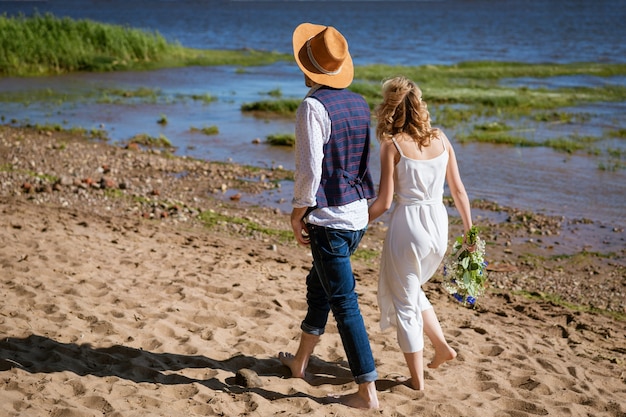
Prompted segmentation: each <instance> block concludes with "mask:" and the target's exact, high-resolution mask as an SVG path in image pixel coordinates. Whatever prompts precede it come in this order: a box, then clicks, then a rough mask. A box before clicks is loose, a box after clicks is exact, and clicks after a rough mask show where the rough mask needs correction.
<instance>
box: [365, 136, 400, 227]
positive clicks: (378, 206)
mask: <svg viewBox="0 0 626 417" xmlns="http://www.w3.org/2000/svg"><path fill="white" fill-rule="evenodd" d="M397 152H398V151H397V150H396V147H395V146H394V144H393V142H391V141H390V140H387V141H384V142H382V143H381V145H380V183H379V185H378V197H377V198H376V200H375V201H374V202H373V203H372V205H370V207H369V221H370V222H372V221H374V220H376V219H377V218H378V217H379V216H380V215H381V214H383V213H384V212H385V211H387V210H388V209H389V207H391V203H392V201H393V192H394V188H393V170H394V168H395V156H396V154H397Z"/></svg>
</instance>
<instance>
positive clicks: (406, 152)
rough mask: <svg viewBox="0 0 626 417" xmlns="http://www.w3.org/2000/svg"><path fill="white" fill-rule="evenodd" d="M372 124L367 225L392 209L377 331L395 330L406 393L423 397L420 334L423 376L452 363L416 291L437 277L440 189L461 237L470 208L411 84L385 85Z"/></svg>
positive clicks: (442, 211)
mask: <svg viewBox="0 0 626 417" xmlns="http://www.w3.org/2000/svg"><path fill="white" fill-rule="evenodd" d="M376 117H377V119H378V125H377V127H376V136H377V138H378V140H379V142H380V159H381V176H380V185H379V190H378V198H377V199H376V200H375V201H374V202H373V203H372V205H371V206H370V208H369V219H370V222H371V221H373V220H375V219H376V218H378V217H379V216H380V215H381V214H383V213H384V212H385V211H387V210H388V209H389V208H390V207H391V203H392V201H393V197H394V194H395V195H396V197H397V198H396V204H395V207H394V209H393V212H392V213H391V217H390V219H389V229H388V231H387V236H386V237H385V243H384V246H383V252H382V259H381V266H380V280H379V284H378V304H379V307H380V310H381V320H380V326H381V329H383V330H385V329H387V328H388V327H390V326H395V327H396V328H397V336H398V344H399V345H400V349H401V350H402V352H403V353H404V357H405V359H406V362H407V365H408V367H409V371H410V373H411V385H412V386H413V388H414V389H416V390H423V389H424V359H423V350H424V333H426V335H427V336H428V338H429V339H430V341H431V342H432V344H433V346H434V349H435V355H434V357H433V359H432V361H431V362H430V363H429V364H428V367H429V368H437V367H438V366H439V365H441V364H442V363H444V362H446V361H448V360H452V359H454V358H455V357H456V351H455V350H454V349H452V348H451V347H450V346H449V345H448V343H447V342H446V340H445V337H444V335H443V331H442V329H441V326H440V324H439V321H438V319H437V316H436V315H435V312H434V310H433V307H432V305H431V304H430V302H429V301H428V299H427V298H426V295H425V294H424V292H423V291H422V288H421V286H422V285H423V284H424V283H425V282H426V281H428V280H429V279H430V278H431V277H432V276H433V274H434V273H435V272H436V270H437V268H438V267H439V265H440V264H441V261H442V259H443V256H444V254H445V252H446V248H447V243H448V215H447V212H446V207H445V206H444V204H443V188H444V183H445V182H446V181H447V183H448V186H449V188H450V192H451V194H452V198H453V199H454V204H455V206H456V207H457V209H458V210H459V213H460V215H461V219H462V220H463V228H464V230H465V232H466V233H467V231H469V229H470V228H471V227H472V220H471V211H470V203H469V198H468V196H467V194H466V192H465V187H464V186H463V182H462V181H461V177H460V174H459V169H458V166H457V162H456V157H455V154H454V149H453V148H452V145H451V144H450V141H449V140H448V138H447V137H446V135H445V134H444V133H443V132H442V131H441V130H440V129H436V128H433V127H431V125H430V114H429V113H428V109H427V107H426V103H425V102H424V101H423V100H422V92H421V90H420V89H419V87H418V86H417V85H416V84H415V83H414V82H412V81H411V80H409V79H407V78H405V77H395V78H392V79H389V80H387V81H386V82H385V83H384V84H383V101H382V103H381V104H380V105H379V106H378V108H377V109H376Z"/></svg>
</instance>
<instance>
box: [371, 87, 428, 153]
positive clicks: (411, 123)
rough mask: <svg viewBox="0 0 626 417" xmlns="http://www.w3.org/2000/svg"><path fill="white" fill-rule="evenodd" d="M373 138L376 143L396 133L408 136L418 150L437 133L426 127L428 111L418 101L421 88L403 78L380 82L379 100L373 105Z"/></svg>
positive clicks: (426, 144) (422, 103)
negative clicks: (380, 101)
mask: <svg viewBox="0 0 626 417" xmlns="http://www.w3.org/2000/svg"><path fill="white" fill-rule="evenodd" d="M375 114H376V118H377V119H378V124H377V126H376V137H377V138H378V140H379V141H380V142H382V141H385V140H389V139H391V138H392V137H393V136H395V135H397V134H399V133H406V134H407V135H409V136H410V137H411V138H412V139H413V140H414V141H415V142H416V143H417V145H418V146H419V148H420V149H421V148H422V147H423V146H428V145H430V141H431V140H433V139H435V138H436V137H437V136H438V135H439V129H436V128H433V127H431V126H430V113H428V108H427V106H426V102H424V100H422V90H420V88H419V87H418V86H417V84H415V83H414V82H413V81H411V80H409V79H408V78H406V77H402V76H399V77H394V78H390V79H388V80H387V81H385V82H384V83H383V101H382V103H380V104H379V105H378V107H377V108H376V113H375Z"/></svg>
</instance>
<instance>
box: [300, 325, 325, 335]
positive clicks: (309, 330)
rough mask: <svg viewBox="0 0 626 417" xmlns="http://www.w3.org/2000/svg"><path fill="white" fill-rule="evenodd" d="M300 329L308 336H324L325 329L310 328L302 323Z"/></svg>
mask: <svg viewBox="0 0 626 417" xmlns="http://www.w3.org/2000/svg"><path fill="white" fill-rule="evenodd" d="M300 329H301V330H302V331H303V332H304V333H306V334H312V335H313V336H321V335H323V334H324V328H319V327H313V326H309V325H308V324H306V323H305V322H302V324H301V325H300Z"/></svg>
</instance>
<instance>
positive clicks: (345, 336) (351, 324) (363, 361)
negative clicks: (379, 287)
mask: <svg viewBox="0 0 626 417" xmlns="http://www.w3.org/2000/svg"><path fill="white" fill-rule="evenodd" d="M307 228H308V230H309V236H310V238H311V252H312V254H313V267H312V268H311V271H310V272H309V275H308V276H307V279H306V286H307V296H306V298H307V304H308V311H307V314H306V317H305V318H304V321H303V322H302V325H301V326H300V328H301V329H302V331H303V332H305V333H309V334H312V335H316V336H321V335H322V334H324V329H325V327H326V323H327V321H328V314H329V312H330V311H331V310H332V312H333V316H334V317H335V320H336V321H337V328H338V330H339V335H340V336H341V341H342V342H343V347H344V350H345V352H346V356H347V358H348V363H349V365H350V370H351V371H352V375H353V376H354V379H355V381H356V383H357V384H362V383H364V382H372V381H375V380H376V378H377V377H378V374H377V372H376V366H375V364H374V357H373V355H372V349H371V347H370V342H369V339H368V336H367V331H366V329H365V323H364V322H363V317H362V316H361V311H360V310H359V302H358V299H357V298H358V295H357V293H356V291H355V284H356V281H355V279H354V273H353V272H352V264H351V263H350V255H352V254H353V253H354V251H355V250H356V248H357V247H358V245H359V242H360V241H361V238H362V237H363V234H364V233H365V230H358V231H351V230H339V229H330V228H325V227H320V226H315V225H307Z"/></svg>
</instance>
